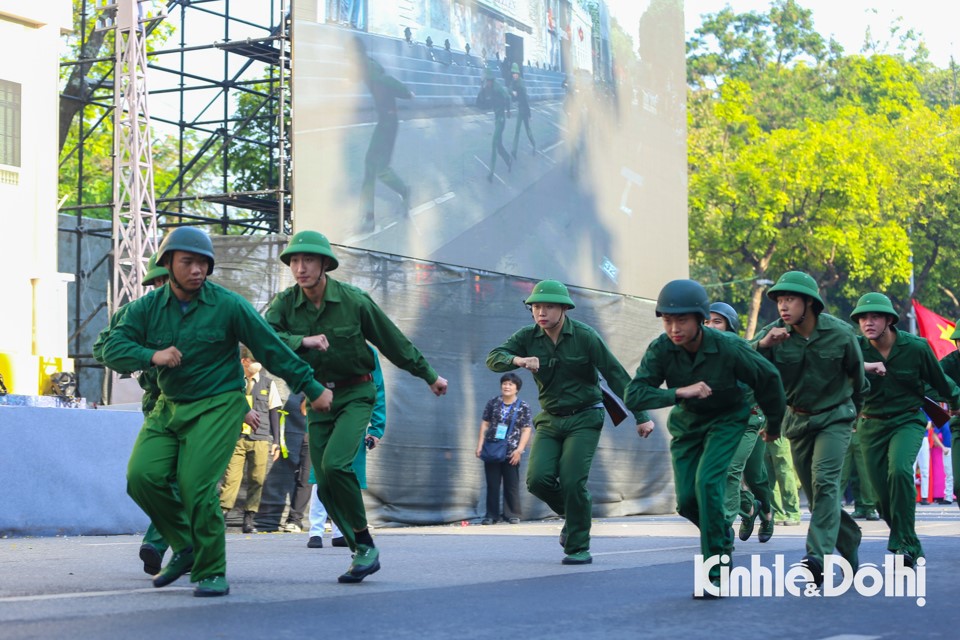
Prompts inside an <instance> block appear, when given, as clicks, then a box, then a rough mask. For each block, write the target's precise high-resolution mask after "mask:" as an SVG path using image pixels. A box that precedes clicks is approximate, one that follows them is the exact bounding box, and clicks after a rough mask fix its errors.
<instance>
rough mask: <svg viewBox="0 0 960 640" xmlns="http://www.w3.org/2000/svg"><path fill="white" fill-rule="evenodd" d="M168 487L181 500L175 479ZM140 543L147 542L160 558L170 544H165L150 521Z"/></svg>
mask: <svg viewBox="0 0 960 640" xmlns="http://www.w3.org/2000/svg"><path fill="white" fill-rule="evenodd" d="M170 489H172V490H173V495H174V496H176V498H177V500H182V499H181V498H180V488H179V487H177V481H176V479H174V480H172V481H171V483H170ZM140 544H149V545H150V546H151V547H153V548H154V549H156V550H157V553H159V554H160V557H161V558H162V557H163V554H165V553H166V552H167V549H169V548H170V545H169V544H167V541H166V540H164V539H163V536H162V535H160V532H159V531H157V528H156V527H155V526H154V524H153V522H151V523H150V526H149V527H147V531H146V533H144V534H143V540H141V541H140Z"/></svg>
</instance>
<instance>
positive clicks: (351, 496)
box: [307, 382, 377, 551]
mask: <svg viewBox="0 0 960 640" xmlns="http://www.w3.org/2000/svg"><path fill="white" fill-rule="evenodd" d="M376 396H377V388H376V386H375V385H374V384H373V382H364V383H361V384H358V385H353V386H350V387H343V388H336V389H334V390H333V405H332V406H331V408H330V411H329V412H328V413H319V412H316V411H314V410H313V409H308V410H307V433H308V434H309V437H310V462H311V464H312V465H313V470H314V476H315V477H316V479H317V497H319V498H320V502H322V503H323V506H325V507H326V508H327V513H328V514H329V515H330V519H331V520H333V521H334V522H335V523H336V525H337V527H338V528H339V529H340V531H341V533H342V534H343V537H344V539H345V541H346V543H347V546H349V547H350V549H351V550H353V551H356V550H357V539H356V536H355V533H356V532H358V531H363V530H364V529H366V528H367V511H366V509H365V508H364V506H363V494H362V493H361V492H360V482H359V481H358V480H357V473H356V471H354V468H353V461H354V459H355V458H356V457H357V453H358V452H359V451H360V447H361V446H363V440H364V438H365V436H366V433H367V426H368V425H369V424H370V416H371V414H372V413H373V403H374V400H375V399H376Z"/></svg>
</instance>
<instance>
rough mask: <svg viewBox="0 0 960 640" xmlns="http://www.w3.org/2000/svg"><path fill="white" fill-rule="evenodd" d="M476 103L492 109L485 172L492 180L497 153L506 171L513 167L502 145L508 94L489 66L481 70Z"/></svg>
mask: <svg viewBox="0 0 960 640" xmlns="http://www.w3.org/2000/svg"><path fill="white" fill-rule="evenodd" d="M476 104H477V107H478V108H480V109H484V110H489V109H492V110H493V142H492V144H491V150H490V172H489V173H488V174H487V182H493V175H494V172H495V171H496V169H497V154H500V157H501V158H503V161H504V162H505V163H507V171H509V170H510V169H511V168H512V167H513V161H512V160H511V159H510V155H509V154H508V153H507V150H506V148H505V147H504V146H503V129H504V127H505V126H506V125H507V117H508V116H509V114H510V94H509V93H507V90H506V89H504V88H503V86H502V85H500V84H499V83H498V82H497V74H496V72H495V71H494V70H493V69H491V68H489V67H488V68H486V69H484V70H483V87H482V88H481V89H480V93H478V94H477V103H476Z"/></svg>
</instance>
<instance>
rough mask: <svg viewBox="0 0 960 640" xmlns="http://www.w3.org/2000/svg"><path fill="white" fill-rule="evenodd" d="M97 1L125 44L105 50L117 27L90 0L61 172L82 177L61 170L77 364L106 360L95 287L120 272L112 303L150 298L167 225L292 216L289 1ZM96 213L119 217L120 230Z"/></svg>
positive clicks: (263, 221)
mask: <svg viewBox="0 0 960 640" xmlns="http://www.w3.org/2000/svg"><path fill="white" fill-rule="evenodd" d="M96 3H97V5H99V6H97V7H96V8H97V9H100V10H102V9H104V8H106V9H107V10H108V13H109V15H111V16H112V17H113V19H114V20H115V25H114V26H115V28H114V30H113V31H112V33H113V35H114V37H116V43H115V44H116V46H115V52H116V53H115V55H107V54H106V53H104V52H102V50H101V49H102V47H104V46H107V45H109V44H110V37H109V36H110V34H104V33H102V32H98V30H97V29H90V28H88V22H87V20H88V18H90V17H92V15H93V9H94V7H95V0H82V2H80V3H79V9H80V11H81V13H80V20H79V29H78V33H77V40H78V44H79V49H78V50H79V55H78V57H77V59H76V60H70V61H66V62H64V63H63V69H64V77H65V79H67V76H69V79H67V81H66V82H65V87H64V89H63V91H62V93H61V107H62V108H61V138H62V141H63V145H62V149H61V161H60V166H61V176H71V180H70V181H69V184H66V183H65V181H64V180H63V178H62V179H61V191H60V193H61V198H62V200H61V206H60V209H59V211H60V213H61V214H70V215H73V216H75V222H73V223H71V224H69V225H68V224H62V225H61V233H62V234H70V235H72V241H74V242H75V244H76V249H75V250H76V268H75V271H76V276H77V277H76V283H75V285H74V286H75V289H74V296H73V299H72V300H71V304H72V306H73V309H72V313H73V315H72V321H71V325H72V326H71V336H70V356H71V357H72V358H74V359H75V361H76V363H77V368H78V371H79V370H82V369H83V368H84V367H95V368H99V365H97V364H96V363H95V362H94V361H93V360H92V357H91V355H90V347H91V345H92V341H91V340H90V339H89V335H87V334H89V331H90V327H94V326H98V325H100V324H102V318H103V316H102V314H103V307H104V306H105V305H104V304H102V303H100V304H96V305H94V304H91V303H90V298H91V297H95V296H92V295H91V294H90V293H87V292H93V291H94V290H95V289H96V288H97V287H98V286H99V285H100V283H101V282H102V281H103V279H104V275H105V274H106V273H108V272H109V274H110V275H109V276H108V282H111V283H112V284H111V285H110V289H111V291H110V294H109V295H108V299H109V300H110V301H111V302H112V303H113V304H112V308H113V309H115V308H117V306H119V305H120V304H123V303H124V302H126V301H129V300H130V299H133V298H136V297H138V296H139V295H140V294H141V293H142V290H141V285H140V281H141V276H142V273H143V266H144V265H145V262H146V257H147V256H149V255H150V254H151V253H152V252H153V251H154V250H155V249H156V244H155V243H156V241H157V236H158V235H159V233H160V232H161V230H163V229H167V228H171V227H176V226H180V225H185V224H189V225H195V226H202V227H203V226H205V227H207V228H209V229H210V230H211V232H214V233H220V234H262V233H290V231H291V229H292V224H291V216H290V177H289V175H290V171H289V169H290V156H291V150H290V136H289V135H288V130H289V103H290V99H289V87H290V31H291V18H290V15H289V13H290V4H291V0H256V1H252V0H166V1H165V2H164V1H163V0H156V4H160V5H163V13H164V14H165V17H166V19H165V20H162V21H161V20H157V19H156V18H150V17H149V16H147V17H144V16H143V15H141V12H140V11H139V9H140V7H141V6H144V7H145V8H146V6H147V5H152V4H154V3H151V2H147V0H96ZM125 12H127V13H125ZM127 18H129V21H128V22H125V20H126V19H127ZM121 24H123V25H124V27H127V29H124V28H121ZM158 29H159V31H158ZM151 35H153V37H151ZM147 84H149V87H147ZM65 103H66V104H67V106H68V107H73V109H74V110H75V111H76V113H75V114H74V116H73V117H71V116H70V115H69V111H70V109H69V108H68V109H66V110H64V109H63V106H64V104H65ZM65 113H66V114H67V115H64V114H65ZM105 137H107V138H110V137H112V138H113V153H114V162H115V163H116V164H117V165H118V167H119V168H118V170H116V171H115V172H114V175H113V179H114V184H113V185H112V189H111V188H110V185H109V179H110V178H109V176H106V177H105V176H104V172H103V171H102V166H103V161H104V159H105V158H104V153H103V151H102V149H103V146H104V142H103V141H104V138H105ZM252 157H253V158H257V159H258V160H259V162H255V163H251V162H250V158H252ZM251 164H254V165H256V169H257V173H256V174H255V175H253V176H251V175H249V170H250V166H251ZM151 169H155V171H154V172H153V173H151V172H150V170H151ZM245 172H246V173H245ZM105 186H106V187H107V188H106V189H105V188H104V187H105ZM90 218H99V219H101V220H111V219H112V220H113V227H112V230H111V231H110V233H109V234H108V233H107V230H106V229H105V228H103V226H102V224H101V225H100V226H97V225H98V224H99V223H94V222H92V221H91V220H90ZM108 237H109V239H110V242H111V244H112V249H108V247H107V246H105V245H104V242H105V240H106V239H107V238H108ZM94 283H95V284H94ZM91 287H93V288H92V289H91Z"/></svg>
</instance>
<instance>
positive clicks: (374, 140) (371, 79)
mask: <svg viewBox="0 0 960 640" xmlns="http://www.w3.org/2000/svg"><path fill="white" fill-rule="evenodd" d="M352 42H353V47H354V55H355V56H356V60H357V64H358V65H359V67H360V72H361V76H362V77H363V81H364V82H365V83H366V85H367V89H368V90H369V91H370V95H371V96H373V104H374V106H375V107H376V110H377V125H376V127H374V129H373V135H372V136H371V137H370V146H369V147H367V154H366V156H365V157H364V162H363V185H362V186H361V188H360V193H361V201H362V206H363V212H364V217H363V222H362V224H361V227H360V231H361V232H362V233H368V234H369V233H374V232H375V231H376V229H377V225H376V217H375V215H374V200H375V199H376V198H375V196H376V187H377V181H378V180H379V181H380V182H382V183H383V184H385V185H386V186H387V187H389V188H390V189H391V190H393V191H394V192H396V193H397V195H399V196H400V199H401V201H402V203H403V209H404V211H405V212H406V213H408V214H409V212H410V187H409V186H408V185H407V184H406V183H405V182H404V181H403V180H402V179H401V178H400V176H398V175H397V173H396V172H395V171H394V170H393V169H392V168H391V167H390V161H391V159H392V158H393V149H394V146H395V145H396V142H397V132H398V131H399V129H400V123H399V119H398V118H397V99H401V100H410V99H412V98H413V97H414V95H415V94H414V93H413V92H412V91H411V90H410V89H408V88H407V86H406V85H405V84H403V83H402V82H400V81H399V80H397V79H396V78H394V77H393V76H391V75H389V74H387V72H386V71H385V70H384V68H383V65H381V64H380V63H379V62H377V61H376V60H374V59H373V58H371V57H370V56H369V55H367V46H366V44H364V41H363V39H362V38H361V37H360V36H356V37H354V38H353V40H352Z"/></svg>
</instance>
